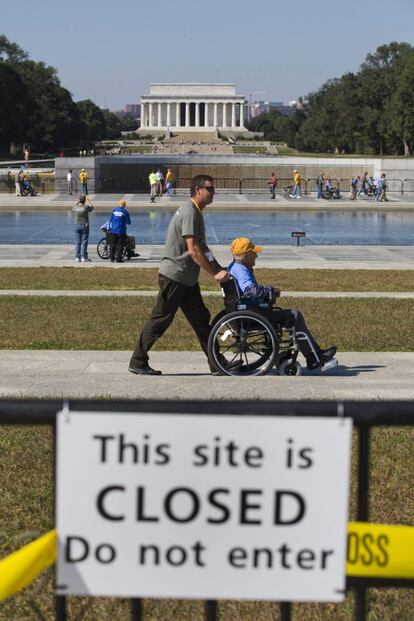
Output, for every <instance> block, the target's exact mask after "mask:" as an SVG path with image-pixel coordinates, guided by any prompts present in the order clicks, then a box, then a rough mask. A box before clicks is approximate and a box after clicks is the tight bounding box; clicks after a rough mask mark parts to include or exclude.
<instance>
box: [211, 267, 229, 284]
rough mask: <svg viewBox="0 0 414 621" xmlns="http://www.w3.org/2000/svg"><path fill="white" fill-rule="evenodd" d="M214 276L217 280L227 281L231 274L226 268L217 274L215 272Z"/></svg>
mask: <svg viewBox="0 0 414 621" xmlns="http://www.w3.org/2000/svg"><path fill="white" fill-rule="evenodd" d="M214 278H215V279H216V280H217V282H227V281H228V280H229V278H230V274H229V272H226V270H220V271H219V272H217V274H215V276H214Z"/></svg>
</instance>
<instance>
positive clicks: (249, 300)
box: [227, 261, 273, 306]
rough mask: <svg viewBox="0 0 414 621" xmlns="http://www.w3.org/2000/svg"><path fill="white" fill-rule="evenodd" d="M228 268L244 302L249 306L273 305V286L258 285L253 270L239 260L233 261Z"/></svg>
mask: <svg viewBox="0 0 414 621" xmlns="http://www.w3.org/2000/svg"><path fill="white" fill-rule="evenodd" d="M227 270H228V271H229V272H230V274H231V275H232V276H233V278H234V280H235V281H236V283H237V285H238V287H239V290H240V292H241V294H242V295H243V302H245V303H246V305H247V306H260V305H262V304H266V305H271V304H272V302H273V287H271V286H270V285H258V284H257V282H256V278H255V277H254V274H253V270H250V269H249V268H248V267H247V266H246V265H244V264H243V263H240V262H238V261H233V262H232V263H230V265H229V266H228V268H227Z"/></svg>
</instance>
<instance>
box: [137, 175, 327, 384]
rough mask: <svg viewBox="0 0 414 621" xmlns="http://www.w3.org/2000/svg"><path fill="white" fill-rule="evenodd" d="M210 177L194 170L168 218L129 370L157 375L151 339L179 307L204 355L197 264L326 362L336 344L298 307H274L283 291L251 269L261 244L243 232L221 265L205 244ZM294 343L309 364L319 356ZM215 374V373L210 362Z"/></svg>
mask: <svg viewBox="0 0 414 621" xmlns="http://www.w3.org/2000/svg"><path fill="white" fill-rule="evenodd" d="M214 193H215V187H214V179H213V177H211V176H209V175H197V176H196V177H194V178H193V179H192V181H191V186H190V200H189V201H188V202H186V203H184V204H182V205H181V206H180V207H179V208H178V209H177V211H176V212H175V214H174V215H173V217H172V218H171V221H170V224H169V227H168V232H167V240H166V245H165V250H164V254H163V258H162V260H161V262H160V268H159V276H158V284H159V293H158V297H157V300H156V303H155V306H154V308H153V310H152V313H151V315H150V317H149V318H148V320H147V321H146V323H145V324H144V327H143V329H142V331H141V333H140V334H139V336H138V339H137V342H136V347H135V350H134V352H133V354H132V356H131V359H130V362H129V367H128V369H129V371H130V372H131V373H135V374H137V375H161V371H159V370H157V369H153V368H152V367H151V366H150V364H149V353H148V352H149V351H150V349H151V348H152V346H153V345H154V343H155V342H156V341H157V340H158V339H159V338H160V337H161V336H162V335H163V334H164V333H165V331H166V330H167V329H168V327H169V326H170V325H171V323H172V321H173V319H174V317H175V315H176V313H177V311H178V309H181V310H182V312H183V313H184V315H185V317H186V319H187V321H188V322H189V323H190V325H191V326H192V328H193V330H194V332H195V333H196V335H197V338H198V340H199V342H200V346H201V348H202V350H203V351H204V353H205V354H206V356H208V339H209V335H210V331H211V326H210V312H209V310H208V309H207V307H206V306H205V304H204V302H203V298H202V296H201V292H200V286H199V283H198V279H199V275H200V269H202V270H204V271H205V272H207V274H209V275H210V276H211V277H212V278H213V279H215V280H216V282H218V283H224V282H225V281H226V280H228V279H229V278H231V277H232V278H233V279H234V280H235V281H236V283H237V286H238V287H239V289H240V291H241V293H242V294H243V296H244V298H246V299H248V301H249V304H251V306H253V307H255V306H256V307H259V306H261V304H262V302H263V301H265V302H266V303H267V305H268V316H269V319H270V320H271V321H272V322H273V323H274V324H280V323H282V324H283V325H284V326H285V327H295V328H296V329H297V330H300V331H302V332H304V333H305V334H306V335H307V336H308V338H309V341H310V343H311V344H312V346H313V349H314V351H315V352H316V353H317V355H318V356H319V360H320V361H321V362H322V363H323V364H325V363H326V362H328V361H330V360H332V358H334V356H335V353H336V347H334V346H333V347H330V348H328V349H322V348H321V347H320V345H319V344H318V343H317V342H316V340H315V338H314V337H313V336H312V334H311V333H310V331H309V328H308V327H307V325H306V323H305V319H304V317H303V315H302V314H301V313H300V312H299V311H297V310H296V309H285V310H280V309H277V308H273V304H274V302H275V301H276V300H277V299H278V298H279V297H280V295H281V291H280V289H279V288H278V287H276V286H274V285H259V284H258V283H257V281H256V279H255V276H254V273H253V268H254V265H255V262H256V258H257V255H258V253H260V252H261V251H262V247H261V246H257V245H255V244H254V243H253V242H252V241H251V240H250V239H248V238H246V237H239V238H237V239H235V240H233V242H232V244H231V247H230V250H231V253H232V255H233V260H232V261H231V262H230V264H229V265H228V266H227V267H222V266H221V265H220V264H219V263H218V261H217V260H216V259H215V257H214V255H213V253H212V252H211V250H210V249H209V247H208V245H207V240H206V231H205V224H204V215H203V212H204V210H205V209H206V207H208V206H209V205H211V203H212V202H213V200H214ZM298 346H299V348H300V350H301V352H302V354H303V355H304V356H305V358H306V361H307V365H308V368H309V369H314V368H316V367H317V366H318V361H317V360H316V358H315V355H314V353H313V351H312V348H311V346H310V344H309V342H308V341H306V340H303V341H302V340H300V341H299V342H298ZM240 364H241V363H240V362H234V363H228V364H227V365H226V368H227V369H228V370H232V369H236V368H238V367H239V366H240ZM211 372H212V373H213V374H217V371H216V370H215V369H214V367H212V368H211Z"/></svg>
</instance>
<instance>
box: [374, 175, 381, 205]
mask: <svg viewBox="0 0 414 621" xmlns="http://www.w3.org/2000/svg"><path fill="white" fill-rule="evenodd" d="M381 194H382V175H380V176H379V177H378V179H377V193H376V195H375V200H376V201H377V202H379V201H380V200H381Z"/></svg>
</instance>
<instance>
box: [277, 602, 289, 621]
mask: <svg viewBox="0 0 414 621" xmlns="http://www.w3.org/2000/svg"><path fill="white" fill-rule="evenodd" d="M291 612H292V606H291V603H290V602H282V603H281V604H280V621H290V620H291V618H292V617H291Z"/></svg>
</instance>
